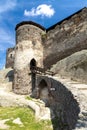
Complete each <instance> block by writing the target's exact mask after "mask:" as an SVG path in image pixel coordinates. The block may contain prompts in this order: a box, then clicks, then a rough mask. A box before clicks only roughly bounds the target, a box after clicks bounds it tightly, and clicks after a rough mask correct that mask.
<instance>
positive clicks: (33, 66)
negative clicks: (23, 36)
mask: <svg viewBox="0 0 87 130" xmlns="http://www.w3.org/2000/svg"><path fill="white" fill-rule="evenodd" d="M35 67H36V60H35V59H34V58H33V59H32V60H31V61H30V70H32V69H34V68H35Z"/></svg>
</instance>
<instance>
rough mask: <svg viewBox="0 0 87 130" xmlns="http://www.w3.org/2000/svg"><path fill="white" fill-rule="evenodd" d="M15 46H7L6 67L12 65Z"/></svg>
mask: <svg viewBox="0 0 87 130" xmlns="http://www.w3.org/2000/svg"><path fill="white" fill-rule="evenodd" d="M14 58H15V48H8V49H7V52H6V65H5V67H6V68H10V67H13V66H14Z"/></svg>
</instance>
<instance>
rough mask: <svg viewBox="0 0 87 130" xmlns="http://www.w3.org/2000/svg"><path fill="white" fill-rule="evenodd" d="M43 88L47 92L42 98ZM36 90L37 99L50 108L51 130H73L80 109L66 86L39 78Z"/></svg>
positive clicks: (43, 77) (42, 77) (53, 80)
mask: <svg viewBox="0 0 87 130" xmlns="http://www.w3.org/2000/svg"><path fill="white" fill-rule="evenodd" d="M46 84H47V85H46ZM44 88H47V89H48V90H47V89H46V91H47V92H46V93H45V94H47V95H45V97H43V94H42V91H43V92H44ZM36 89H37V98H40V99H42V100H43V101H44V102H45V104H46V106H48V107H49V108H50V112H51V120H52V123H53V129H54V130H61V129H63V130H72V129H74V128H75V125H76V123H77V120H78V114H79V112H80V108H79V104H78V102H77V101H76V99H75V98H74V96H73V94H72V93H71V92H70V91H69V90H68V89H67V86H64V85H63V84H61V83H60V82H59V81H57V80H55V79H53V78H51V77H48V76H40V77H38V79H37V87H36ZM55 122H57V123H55Z"/></svg>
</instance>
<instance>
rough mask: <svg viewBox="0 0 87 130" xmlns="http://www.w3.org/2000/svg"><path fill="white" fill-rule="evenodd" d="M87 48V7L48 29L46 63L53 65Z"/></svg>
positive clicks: (45, 47)
mask: <svg viewBox="0 0 87 130" xmlns="http://www.w3.org/2000/svg"><path fill="white" fill-rule="evenodd" d="M83 49H87V8H84V9H82V10H81V11H80V12H78V13H76V14H74V15H72V16H71V17H69V18H67V19H66V20H64V21H62V22H60V23H59V24H56V25H55V26H53V27H51V28H49V29H48V30H47V34H46V36H45V42H44V65H45V67H47V68H48V67H51V65H53V64H55V63H56V62H57V61H59V60H61V59H63V58H65V57H67V56H69V55H71V54H72V53H74V52H77V51H80V50H83Z"/></svg>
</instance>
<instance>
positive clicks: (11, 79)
mask: <svg viewBox="0 0 87 130" xmlns="http://www.w3.org/2000/svg"><path fill="white" fill-rule="evenodd" d="M5 78H6V79H8V80H9V82H12V81H13V79H14V70H10V71H9V72H8V73H7V75H6V76H5Z"/></svg>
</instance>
